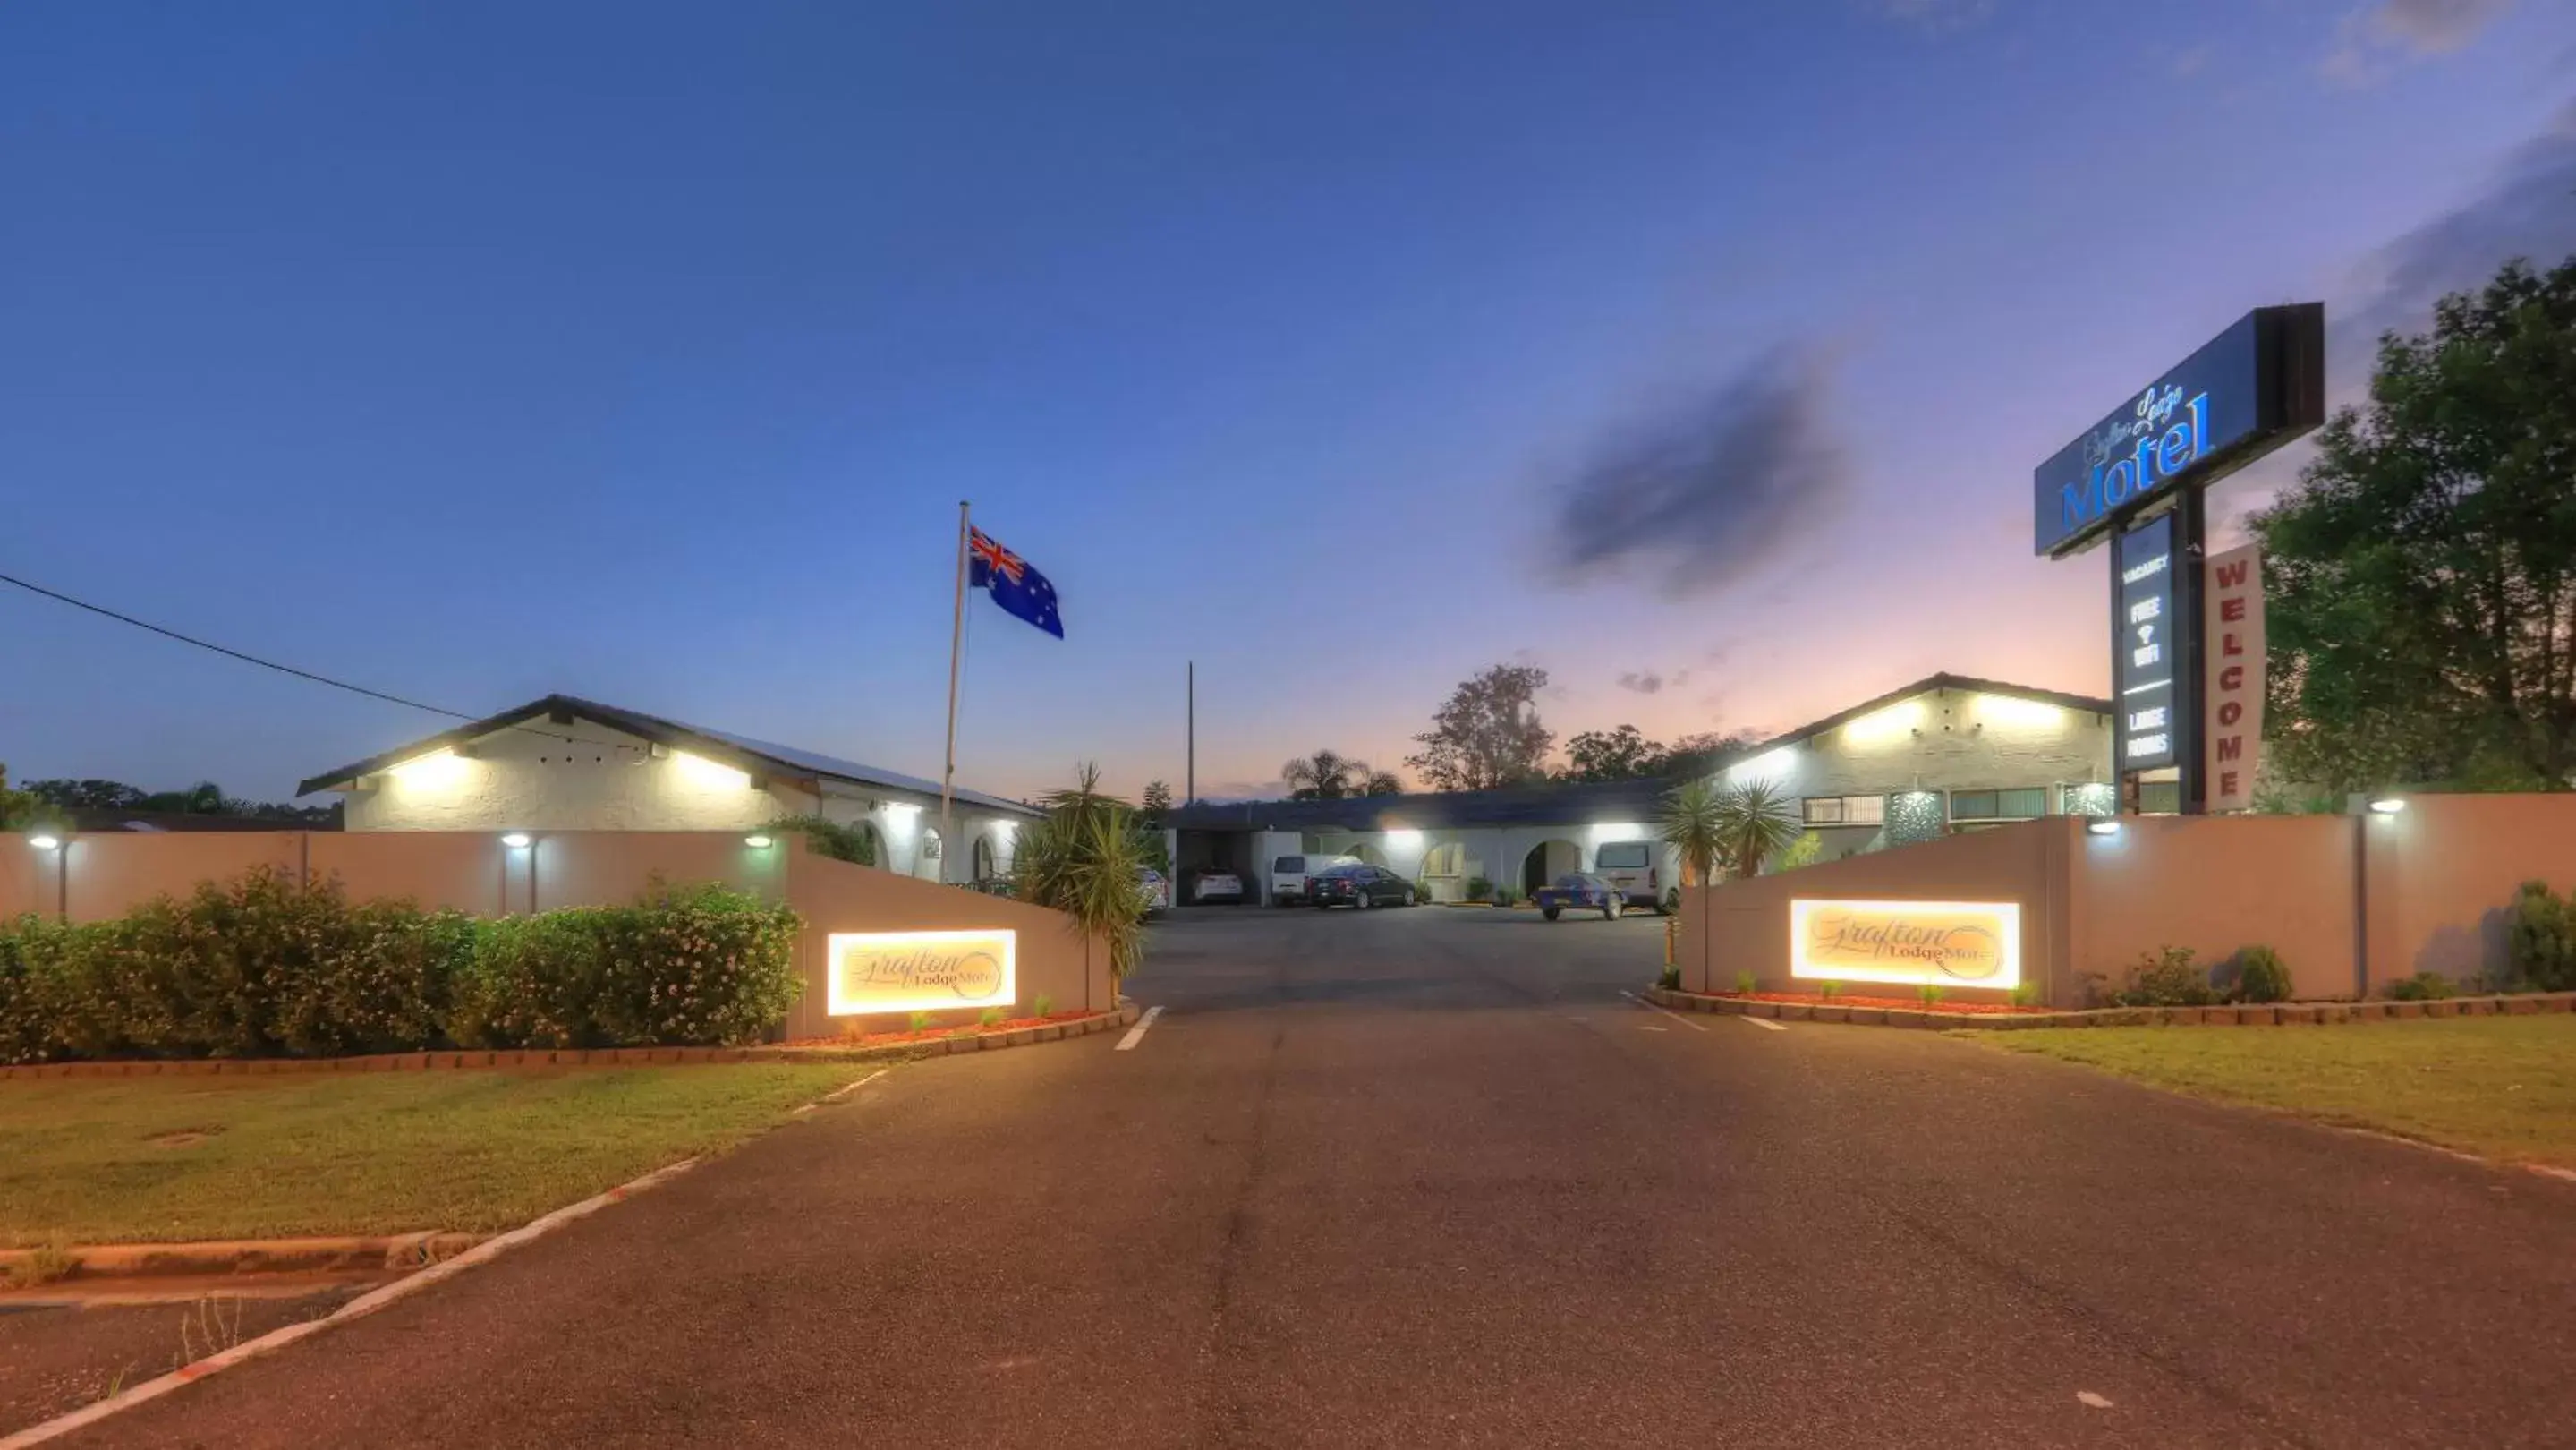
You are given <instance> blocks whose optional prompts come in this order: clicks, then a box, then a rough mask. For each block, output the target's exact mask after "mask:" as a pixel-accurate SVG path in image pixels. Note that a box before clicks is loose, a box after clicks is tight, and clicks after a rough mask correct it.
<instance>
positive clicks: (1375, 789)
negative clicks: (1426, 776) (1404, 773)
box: [1360, 770, 1404, 795]
mask: <svg viewBox="0 0 2576 1450" xmlns="http://www.w3.org/2000/svg"><path fill="white" fill-rule="evenodd" d="M1360 794H1362V795H1402V794H1404V781H1403V779H1402V777H1400V776H1398V775H1397V774H1396V773H1395V772H1394V771H1391V770H1372V771H1370V772H1369V773H1368V778H1367V779H1365V780H1363V781H1361V782H1360Z"/></svg>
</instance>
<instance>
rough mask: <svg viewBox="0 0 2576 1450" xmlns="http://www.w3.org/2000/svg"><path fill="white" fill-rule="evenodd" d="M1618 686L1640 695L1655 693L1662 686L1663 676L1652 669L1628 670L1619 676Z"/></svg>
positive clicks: (1660, 689)
mask: <svg viewBox="0 0 2576 1450" xmlns="http://www.w3.org/2000/svg"><path fill="white" fill-rule="evenodd" d="M1619 688H1620V689H1623V690H1634V691H1636V692H1637V693H1638V694H1640V695H1652V694H1657V693H1660V692H1661V691H1662V690H1663V688H1664V677H1663V676H1662V675H1659V674H1657V673H1655V672H1654V671H1653V670H1629V671H1627V672H1626V673H1624V674H1622V675H1620V676H1619Z"/></svg>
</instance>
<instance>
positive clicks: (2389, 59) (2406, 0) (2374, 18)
mask: <svg viewBox="0 0 2576 1450" xmlns="http://www.w3.org/2000/svg"><path fill="white" fill-rule="evenodd" d="M2512 8H2513V0H2377V3H2375V4H2371V5H2367V6H2364V7H2363V8H2361V9H2359V10H2355V11H2353V12H2352V13H2351V14H2348V15H2346V16H2345V17H2344V18H2343V20H2342V22H2341V23H2340V24H2338V25H2337V26H2336V27H2335V38H2334V48H2333V49H2331V50H2329V51H2327V52H2326V58H2325V62H2324V65H2323V67H2322V68H2323V69H2324V71H2325V73H2326V75H2327V77H2328V78H2329V79H2332V80H2337V81H2341V82H2343V83H2345V84H2347V85H2369V84H2372V83H2373V82H2376V81H2379V80H2381V79H2384V78H2385V77H2386V76H2387V75H2388V73H2389V71H2390V70H2391V69H2393V68H2394V67H2395V66H2396V65H2397V64H2399V63H2401V62H2403V61H2406V60H2410V59H2414V58H2417V57H2421V56H2428V55H2443V54H2447V53H2449V52H2451V51H2455V50H2459V49H2462V48H2464V47H2465V46H2467V45H2468V43H2469V42H2471V41H2473V40H2475V39H2477V38H2478V36H2479V35H2480V34H2481V33H2482V32H2484V31H2485V30H2486V28H2487V27H2488V26H2490V25H2492V24H2494V23H2495V22H2496V20H2497V19H2498V18H2499V17H2501V16H2502V15H2503V14H2504V13H2505V12H2506V11H2508V10H2511V9H2512Z"/></svg>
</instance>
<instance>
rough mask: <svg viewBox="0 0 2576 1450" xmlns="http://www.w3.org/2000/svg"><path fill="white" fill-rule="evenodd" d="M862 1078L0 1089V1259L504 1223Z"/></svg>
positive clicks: (132, 1081) (601, 1073)
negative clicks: (46, 1251) (38, 1247)
mask: <svg viewBox="0 0 2576 1450" xmlns="http://www.w3.org/2000/svg"><path fill="white" fill-rule="evenodd" d="M874 1070H875V1069H873V1068H869V1067H865V1066H862V1065H860V1064H856V1063H839V1064H830V1065H822V1064H806V1063H728V1064H723V1065H718V1066H706V1067H667V1068H656V1067H638V1068H613V1069H572V1070H565V1071H555V1072H421V1073H382V1074H369V1075H367V1076H364V1077H350V1076H335V1075H314V1076H306V1075H301V1074H297V1075H291V1076H290V1075H281V1076H276V1077H150V1078H89V1079H83V1078H56V1079H40V1080H36V1081H21V1082H9V1083H0V1246H6V1247H27V1246H31V1245H35V1244H41V1243H44V1242H47V1241H49V1240H51V1239H54V1238H56V1237H57V1236H59V1237H64V1238H68V1239H69V1240H70V1241H72V1242H74V1243H83V1244H91V1243H112V1242H143V1241H161V1242H166V1241H170V1240H185V1239H219V1238H275V1237H281V1236H286V1235H293V1234H333V1233H400V1232H405V1231H408V1230H413V1229H448V1230H465V1231H486V1232H488V1231H493V1230H499V1229H505V1228H514V1227H516V1226H518V1225H519V1224H522V1223H525V1222H527V1221H528V1220H529V1219H532V1218H535V1217H537V1216H538V1215H540V1214H543V1213H546V1212H548V1211H549V1210H552V1209H555V1208H560V1207H562V1206H563V1205H565V1204H567V1203H572V1202H575V1201H577V1200H579V1199H583V1198H587V1197H589V1196H590V1195H592V1194H594V1193H598V1192H600V1191H601V1190H603V1189H606V1188H610V1187H613V1186H615V1185H617V1184H619V1183H623V1182H625V1181H627V1180H628V1179H631V1178H634V1177H636V1176H637V1175H638V1174H642V1173H645V1172H648V1171H650V1170H652V1169H654V1168H658V1167H661V1166H662V1165H664V1164H666V1163H671V1162H675V1161H677V1160H679V1159H681V1158H686V1157H688V1156H690V1155H691V1154H695V1153H703V1152H708V1151H711V1150H714V1149H718V1148H723V1147H725V1146H727V1145H729V1144H732V1143H735V1142H738V1141H740V1140H741V1139H743V1138H745V1137H747V1136H749V1135H750V1134H752V1133H754V1132H756V1131H758V1130H760V1129H762V1128H765V1127H767V1126H769V1125H770V1124H772V1123H775V1122H777V1121H779V1120H780V1119H781V1118H782V1117H783V1116H784V1115H785V1114H786V1112H787V1110H788V1109H789V1108H792V1107H794V1106H796V1105H797V1104H799V1103H806V1102H811V1101H813V1100H814V1099H816V1098H818V1097H820V1096H822V1095H823V1094H824V1093H827V1092H830V1091H831V1090H832V1089H834V1088H836V1087H839V1086H841V1085H842V1084H844V1083H848V1082H854V1081H856V1080H857V1079H859V1078H862V1077H865V1076H867V1075H868V1073H870V1072H872V1071H874ZM195 1135H203V1136H202V1137H199V1136H195Z"/></svg>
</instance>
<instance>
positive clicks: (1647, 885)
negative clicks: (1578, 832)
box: [1592, 841, 1664, 912]
mask: <svg viewBox="0 0 2576 1450" xmlns="http://www.w3.org/2000/svg"><path fill="white" fill-rule="evenodd" d="M1663 855H1664V847H1663V843H1662V842H1660V841H1604V842H1602V843H1601V844H1600V845H1599V846H1598V847H1596V848H1594V850H1593V852H1592V874H1593V875H1595V876H1598V877H1600V878H1601V879H1602V880H1604V881H1607V882H1609V883H1610V889H1611V890H1613V891H1616V892H1618V893H1619V899H1620V900H1621V901H1624V902H1626V903H1627V904H1628V905H1630V906H1643V907H1649V908H1651V909H1653V910H1655V911H1658V912H1660V911H1662V910H1663V909H1664V872H1663V867H1662V865H1661V862H1662V860H1663Z"/></svg>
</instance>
